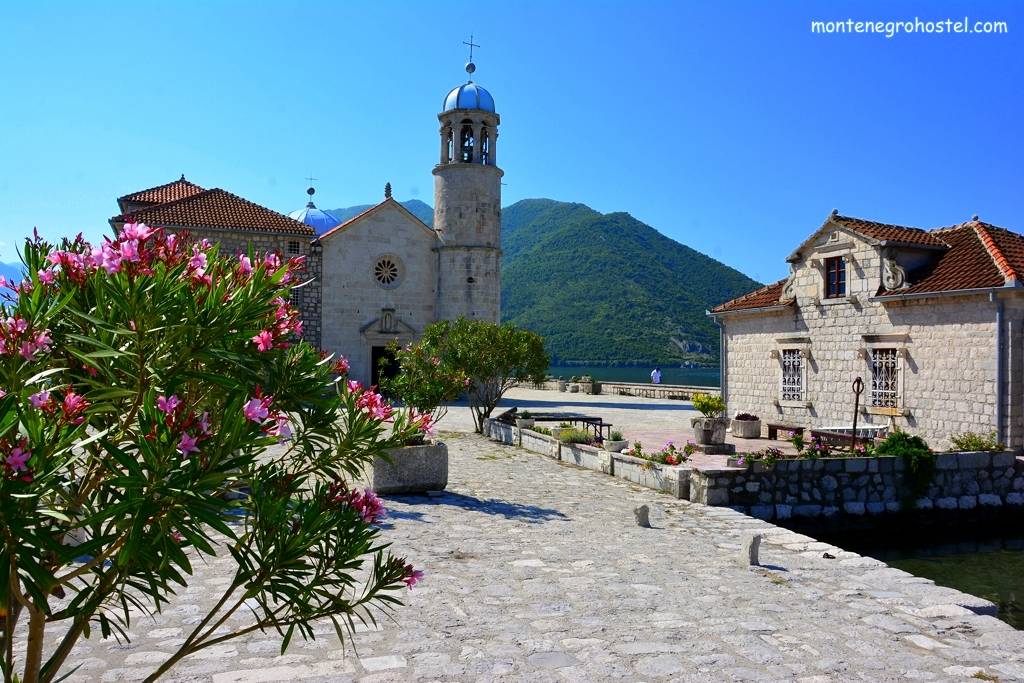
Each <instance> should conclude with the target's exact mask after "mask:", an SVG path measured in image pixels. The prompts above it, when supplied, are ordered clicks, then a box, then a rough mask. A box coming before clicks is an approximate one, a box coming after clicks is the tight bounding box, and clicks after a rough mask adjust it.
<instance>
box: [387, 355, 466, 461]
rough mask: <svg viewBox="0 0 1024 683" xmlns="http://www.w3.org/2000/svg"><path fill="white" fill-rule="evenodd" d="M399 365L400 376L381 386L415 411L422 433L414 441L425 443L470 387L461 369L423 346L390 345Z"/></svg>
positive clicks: (398, 374)
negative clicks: (432, 428)
mask: <svg viewBox="0 0 1024 683" xmlns="http://www.w3.org/2000/svg"><path fill="white" fill-rule="evenodd" d="M390 348H391V350H392V352H393V353H394V354H395V361H396V362H397V364H398V373H397V374H396V375H395V376H394V377H392V378H390V379H387V378H385V379H383V380H381V387H382V388H383V389H384V391H386V392H388V393H389V394H391V395H392V396H394V397H395V398H397V399H399V400H400V401H402V402H403V403H404V404H405V405H407V406H409V407H410V408H412V409H414V411H415V415H416V417H417V419H418V420H419V421H420V423H421V424H422V430H421V431H420V432H419V433H418V434H416V435H415V436H414V437H413V438H412V441H414V442H415V441H420V442H422V440H423V438H424V437H425V436H426V434H427V433H428V432H429V430H430V428H431V427H432V426H433V425H435V424H437V422H438V421H439V420H440V419H441V418H443V417H444V416H445V414H447V412H448V404H449V403H450V402H451V401H454V400H455V399H457V398H458V397H459V396H460V395H461V394H462V393H463V392H464V391H465V390H466V387H467V385H468V384H469V377H468V376H467V375H466V373H465V372H463V371H462V370H461V369H459V368H456V367H453V366H452V365H451V363H450V362H447V363H446V362H444V361H442V359H441V358H440V357H439V356H437V355H436V354H435V353H434V352H433V349H430V348H428V347H426V346H425V345H423V344H422V343H416V344H409V345H406V346H404V347H401V348H399V347H398V345H397V344H392V345H391V347H390Z"/></svg>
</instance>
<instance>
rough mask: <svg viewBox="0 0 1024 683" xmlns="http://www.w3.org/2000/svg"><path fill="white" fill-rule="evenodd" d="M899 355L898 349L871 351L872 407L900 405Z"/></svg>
mask: <svg viewBox="0 0 1024 683" xmlns="http://www.w3.org/2000/svg"><path fill="white" fill-rule="evenodd" d="M899 379H900V368H899V355H898V354H897V352H896V349H871V407H872V408H895V407H897V405H898V404H899V386H900V385H899Z"/></svg>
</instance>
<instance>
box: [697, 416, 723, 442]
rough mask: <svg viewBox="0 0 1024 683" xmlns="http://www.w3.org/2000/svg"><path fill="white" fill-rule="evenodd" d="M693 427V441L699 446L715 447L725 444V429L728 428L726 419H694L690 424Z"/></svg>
mask: <svg viewBox="0 0 1024 683" xmlns="http://www.w3.org/2000/svg"><path fill="white" fill-rule="evenodd" d="M690 424H691V425H693V439H694V441H696V442H697V443H698V444H701V445H715V444H723V443H725V429H726V427H728V426H729V418H727V417H695V418H693V420H692V421H691V423H690Z"/></svg>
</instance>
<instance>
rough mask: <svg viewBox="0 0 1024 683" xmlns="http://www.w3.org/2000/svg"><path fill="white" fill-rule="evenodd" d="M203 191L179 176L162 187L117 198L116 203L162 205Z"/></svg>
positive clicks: (158, 186)
mask: <svg viewBox="0 0 1024 683" xmlns="http://www.w3.org/2000/svg"><path fill="white" fill-rule="evenodd" d="M202 191H203V188H201V187H199V186H198V185H196V184H195V183H192V182H189V181H187V180H185V176H181V178H179V179H178V180H175V181H172V182H169V183H164V184H163V185H157V186H156V187H151V188H149V189H148V190H139V191H138V192H132V193H131V194H126V195H125V196H123V197H118V199H117V202H118V203H119V204H120V203H122V202H133V203H139V204H163V203H164V202H173V201H175V200H177V199H184V198H185V197H192V196H194V195H197V194H199V193H200V192H202Z"/></svg>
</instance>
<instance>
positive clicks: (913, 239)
mask: <svg viewBox="0 0 1024 683" xmlns="http://www.w3.org/2000/svg"><path fill="white" fill-rule="evenodd" d="M831 221H832V222H833V223H837V224H839V225H844V226H846V227H848V228H850V229H851V230H853V231H855V232H859V233H860V234H862V235H864V236H866V237H870V238H872V239H876V240H879V241H881V242H899V243H901V244H919V245H922V246H928V247H940V248H941V247H945V246H946V245H945V243H943V241H942V240H940V239H938V238H937V237H935V235H934V234H932V233H931V232H928V231H927V230H922V229H921V228H908V227H905V226H902V225H892V224H891V223H878V222H876V221H869V220H865V219H863V218H854V217H852V216H840V215H839V214H832V216H831Z"/></svg>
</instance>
